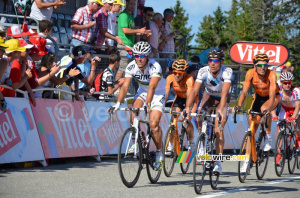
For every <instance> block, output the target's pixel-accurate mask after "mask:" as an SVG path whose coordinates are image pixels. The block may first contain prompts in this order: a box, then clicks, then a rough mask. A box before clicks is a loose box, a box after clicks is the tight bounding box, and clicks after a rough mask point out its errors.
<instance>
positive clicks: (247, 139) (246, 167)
mask: <svg viewBox="0 0 300 198" xmlns="http://www.w3.org/2000/svg"><path fill="white" fill-rule="evenodd" d="M247 144H248V149H249V156H251V151H252V149H251V148H252V145H251V131H248V132H247V133H246V134H245V136H244V139H243V142H242V145H241V149H240V155H246V154H247V153H246V151H247ZM251 162H252V160H251V157H250V159H249V161H248V162H246V161H239V162H238V177H239V180H240V182H241V183H244V182H245V180H246V177H247V175H248V173H249V171H250V166H251Z"/></svg>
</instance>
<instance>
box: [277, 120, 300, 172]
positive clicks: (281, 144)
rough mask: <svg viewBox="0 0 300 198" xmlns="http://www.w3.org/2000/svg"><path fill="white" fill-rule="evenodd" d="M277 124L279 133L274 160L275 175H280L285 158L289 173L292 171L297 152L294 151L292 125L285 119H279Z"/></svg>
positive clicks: (296, 159) (294, 140) (294, 138)
mask: <svg viewBox="0 0 300 198" xmlns="http://www.w3.org/2000/svg"><path fill="white" fill-rule="evenodd" d="M277 125H278V127H279V133H278V135H277V138H276V145H275V157H274V161H275V172H276V175H277V176H278V177H280V176H281V175H282V172H283V169H284V165H285V160H287V163H288V170H289V173H290V174H293V173H294V171H295V167H296V164H297V162H298V153H297V151H296V136H295V131H294V125H293V124H292V123H291V122H289V121H288V120H286V119H282V120H279V121H278V124H277ZM298 165H299V164H298Z"/></svg>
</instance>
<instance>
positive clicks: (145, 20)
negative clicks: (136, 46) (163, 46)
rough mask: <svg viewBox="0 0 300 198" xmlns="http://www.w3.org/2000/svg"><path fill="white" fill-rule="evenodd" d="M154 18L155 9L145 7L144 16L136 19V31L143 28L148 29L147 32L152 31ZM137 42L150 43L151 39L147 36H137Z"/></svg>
mask: <svg viewBox="0 0 300 198" xmlns="http://www.w3.org/2000/svg"><path fill="white" fill-rule="evenodd" d="M152 16H153V8H152V7H145V8H144V9H143V15H142V16H137V17H135V18H134V23H135V29H140V28H143V27H146V29H147V30H150V20H151V18H152ZM135 41H136V42H138V41H147V42H149V41H150V39H149V37H147V36H145V35H137V36H136V39H135Z"/></svg>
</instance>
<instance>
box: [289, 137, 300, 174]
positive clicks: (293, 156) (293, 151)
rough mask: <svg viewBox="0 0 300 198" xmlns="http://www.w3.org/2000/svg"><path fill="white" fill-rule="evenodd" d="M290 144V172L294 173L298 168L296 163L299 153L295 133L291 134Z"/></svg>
mask: <svg viewBox="0 0 300 198" xmlns="http://www.w3.org/2000/svg"><path fill="white" fill-rule="evenodd" d="M288 141H290V142H289V144H288V145H290V146H289V147H288V152H287V158H288V169H289V173H290V174H293V173H294V171H295V168H296V163H297V161H298V160H297V159H298V154H297V152H296V138H295V135H292V136H291V139H288Z"/></svg>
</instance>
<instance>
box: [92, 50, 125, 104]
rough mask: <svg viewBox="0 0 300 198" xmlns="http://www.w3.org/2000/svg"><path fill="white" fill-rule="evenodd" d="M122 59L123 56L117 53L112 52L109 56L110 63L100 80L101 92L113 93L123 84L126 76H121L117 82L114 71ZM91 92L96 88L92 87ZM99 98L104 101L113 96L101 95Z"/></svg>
mask: <svg viewBox="0 0 300 198" xmlns="http://www.w3.org/2000/svg"><path fill="white" fill-rule="evenodd" d="M120 60H121V58H120V56H119V55H117V54H111V55H110V56H109V65H108V67H107V68H106V69H105V70H104V71H103V74H102V77H101V81H100V82H101V84H100V89H99V90H100V92H108V94H110V95H112V94H114V92H115V91H117V89H119V88H120V87H121V86H122V85H123V82H124V78H121V79H119V80H118V81H117V82H115V77H114V73H115V72H116V70H117V69H118V68H119V65H120ZM116 83H117V85H116ZM90 92H91V93H92V94H93V93H94V92H95V88H92V89H91V90H90ZM99 99H100V100H102V101H110V99H111V97H109V96H107V95H100V96H99Z"/></svg>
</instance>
